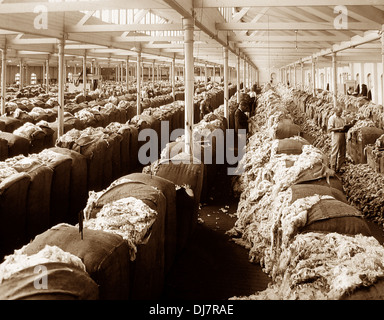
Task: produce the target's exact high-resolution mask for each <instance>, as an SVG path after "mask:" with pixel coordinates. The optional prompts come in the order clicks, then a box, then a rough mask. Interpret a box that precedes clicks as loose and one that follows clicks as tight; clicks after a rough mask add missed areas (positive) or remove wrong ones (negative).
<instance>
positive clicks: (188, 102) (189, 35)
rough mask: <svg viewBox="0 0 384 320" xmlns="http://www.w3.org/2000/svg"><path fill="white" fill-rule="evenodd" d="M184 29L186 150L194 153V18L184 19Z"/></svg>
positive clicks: (191, 153) (188, 152)
mask: <svg viewBox="0 0 384 320" xmlns="http://www.w3.org/2000/svg"><path fill="white" fill-rule="evenodd" d="M183 30H184V57H185V59H184V61H185V73H184V86H185V152H186V153H187V154H190V155H193V136H192V129H193V110H194V108H193V96H194V72H193V69H194V59H193V30H194V22H193V19H186V18H184V19H183Z"/></svg>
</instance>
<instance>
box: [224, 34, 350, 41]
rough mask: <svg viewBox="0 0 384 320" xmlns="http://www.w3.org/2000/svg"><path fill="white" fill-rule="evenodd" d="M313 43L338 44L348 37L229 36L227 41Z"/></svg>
mask: <svg viewBox="0 0 384 320" xmlns="http://www.w3.org/2000/svg"><path fill="white" fill-rule="evenodd" d="M296 39H297V42H315V41H331V42H340V41H346V40H349V39H350V37H348V36H344V35H340V36H326V35H324V36H297V38H296V36H237V37H236V36H231V37H229V38H228V40H229V41H234V42H237V41H239V42H243V41H250V42H255V41H265V42H284V41H286V42H290V43H292V42H295V41H296Z"/></svg>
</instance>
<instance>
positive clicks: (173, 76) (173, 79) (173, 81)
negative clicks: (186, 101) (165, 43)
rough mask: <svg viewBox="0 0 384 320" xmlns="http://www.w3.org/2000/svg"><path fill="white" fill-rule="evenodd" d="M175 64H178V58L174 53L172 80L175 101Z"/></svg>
mask: <svg viewBox="0 0 384 320" xmlns="http://www.w3.org/2000/svg"><path fill="white" fill-rule="evenodd" d="M175 64H176V58H175V54H174V55H173V59H172V66H171V80H172V97H173V101H175V100H176V88H175Z"/></svg>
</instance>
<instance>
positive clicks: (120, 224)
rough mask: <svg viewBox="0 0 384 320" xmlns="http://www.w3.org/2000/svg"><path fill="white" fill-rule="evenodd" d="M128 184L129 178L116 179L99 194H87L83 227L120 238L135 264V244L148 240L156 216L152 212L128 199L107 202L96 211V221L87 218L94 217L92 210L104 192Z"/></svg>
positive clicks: (147, 207)
mask: <svg viewBox="0 0 384 320" xmlns="http://www.w3.org/2000/svg"><path fill="white" fill-rule="evenodd" d="M131 181H132V180H131V179H128V178H121V179H118V180H115V181H114V182H113V183H112V184H111V185H110V186H109V187H108V188H106V189H104V190H102V191H100V192H94V191H90V192H89V197H88V201H87V205H86V207H85V208H84V210H83V213H84V218H85V220H84V222H83V226H84V227H85V228H89V229H93V230H103V231H106V232H112V233H115V234H118V235H120V236H122V237H123V239H124V240H126V241H127V243H128V245H129V248H130V254H131V261H134V260H135V259H136V252H137V245H138V244H145V243H146V241H147V240H148V234H147V233H148V231H149V230H150V228H151V226H152V224H153V223H154V222H155V220H156V217H157V212H156V211H155V210H153V209H151V208H150V207H149V206H148V205H147V204H145V203H144V202H143V201H142V200H140V199H137V198H134V197H127V198H122V199H119V200H116V201H113V202H111V203H107V204H106V205H104V206H103V207H102V208H101V210H100V211H99V212H97V214H96V218H90V217H92V216H93V215H92V211H93V209H94V208H95V206H96V205H97V201H98V199H99V198H100V197H101V196H102V195H103V194H104V193H106V192H107V191H108V190H110V189H112V188H113V187H115V186H117V185H119V184H124V183H126V182H131ZM153 188H155V187H153ZM155 189H156V188H155Z"/></svg>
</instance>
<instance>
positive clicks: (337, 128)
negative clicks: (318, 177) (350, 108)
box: [328, 106, 346, 172]
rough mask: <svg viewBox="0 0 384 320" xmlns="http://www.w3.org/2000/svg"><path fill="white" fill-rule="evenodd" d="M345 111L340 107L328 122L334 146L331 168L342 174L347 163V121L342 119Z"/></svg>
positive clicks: (332, 146)
mask: <svg viewBox="0 0 384 320" xmlns="http://www.w3.org/2000/svg"><path fill="white" fill-rule="evenodd" d="M342 113H343V109H342V108H341V107H340V106H338V107H336V108H335V113H334V114H333V115H332V116H331V117H330V118H329V120H328V132H331V137H332V145H331V157H330V166H331V169H332V170H334V171H335V172H340V169H341V167H342V165H343V164H344V162H345V153H346V141H345V132H346V128H345V120H344V119H343V118H342V117H341V115H342Z"/></svg>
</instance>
